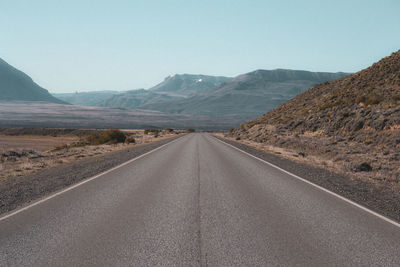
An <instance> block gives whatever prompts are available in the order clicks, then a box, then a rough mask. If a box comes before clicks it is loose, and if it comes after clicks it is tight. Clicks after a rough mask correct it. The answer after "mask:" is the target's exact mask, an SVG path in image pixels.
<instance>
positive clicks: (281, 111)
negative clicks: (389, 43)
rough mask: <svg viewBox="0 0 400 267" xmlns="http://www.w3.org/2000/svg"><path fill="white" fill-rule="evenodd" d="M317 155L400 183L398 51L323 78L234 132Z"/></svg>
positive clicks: (350, 169)
mask: <svg viewBox="0 0 400 267" xmlns="http://www.w3.org/2000/svg"><path fill="white" fill-rule="evenodd" d="M233 135H234V136H236V138H238V139H239V138H240V139H246V140H251V141H255V142H258V143H263V144H267V145H272V146H277V147H281V148H286V149H290V150H294V152H296V153H297V152H298V153H301V154H300V155H302V156H304V155H313V156H316V157H319V158H322V159H325V160H327V161H326V162H330V163H329V164H330V165H331V166H332V168H336V169H337V170H338V169H341V170H343V171H345V172H360V171H367V172H368V173H369V174H368V175H366V174H365V173H363V177H364V178H365V177H369V178H370V179H374V180H376V181H378V180H385V181H388V182H390V183H395V184H399V183H400V168H399V166H400V51H398V52H396V53H393V54H392V55H391V56H388V57H386V58H383V59H382V60H380V61H379V62H377V63H375V64H373V65H372V66H370V67H369V68H367V69H365V70H362V71H360V72H358V73H355V74H352V75H350V76H347V77H344V78H342V79H338V80H335V81H332V82H326V83H323V84H319V85H317V86H315V87H313V88H311V89H309V90H307V91H305V92H303V93H301V94H300V95H298V96H296V97H295V98H293V99H292V100H290V101H288V102H286V103H284V104H282V105H281V106H279V107H278V108H276V109H274V110H272V111H270V112H268V113H266V114H265V115H263V116H262V117H260V118H258V119H256V120H253V121H250V122H248V123H245V124H243V125H241V127H239V128H238V129H237V130H235V131H234V132H233Z"/></svg>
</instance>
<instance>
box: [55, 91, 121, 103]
mask: <svg viewBox="0 0 400 267" xmlns="http://www.w3.org/2000/svg"><path fill="white" fill-rule="evenodd" d="M118 94H121V92H120V91H94V92H76V93H53V94H52V95H53V96H54V97H56V98H58V99H60V100H62V101H64V102H67V103H70V104H73V105H79V106H96V105H97V104H98V103H100V102H102V101H104V100H106V99H107V98H110V97H112V96H114V95H118Z"/></svg>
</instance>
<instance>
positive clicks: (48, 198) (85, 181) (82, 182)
mask: <svg viewBox="0 0 400 267" xmlns="http://www.w3.org/2000/svg"><path fill="white" fill-rule="evenodd" d="M183 136H184V135H183ZM183 136H180V137H178V138H177V139H175V140H172V141H170V142H168V143H166V144H164V145H161V146H159V147H156V148H154V149H152V150H150V151H148V152H146V153H144V154H142V155H139V156H137V157H135V158H133V159H130V160H128V161H125V162H123V163H121V164H120V165H117V166H115V167H113V168H111V169H109V170H106V171H104V172H102V173H99V174H97V175H95V176H92V177H90V178H87V179H85V180H83V181H81V182H79V183H77V184H73V185H71V186H68V187H67V188H64V189H62V190H61V191H58V192H56V193H53V194H51V195H49V196H47V197H45V198H42V199H40V200H38V201H36V202H33V203H32V204H29V205H27V206H25V207H22V208H20V209H17V210H15V211H12V212H11V213H9V214H6V215H4V216H2V217H0V222H1V221H4V220H6V219H8V218H10V217H12V216H14V215H17V214H18V213H20V212H23V211H25V210H27V209H30V208H32V207H34V206H37V205H39V204H41V203H43V202H46V201H47V200H50V199H52V198H54V197H56V196H59V195H61V194H63V193H65V192H68V191H71V190H73V189H74V188H77V187H78V186H81V185H83V184H86V183H88V182H90V181H93V180H94V179H96V178H99V177H100V176H103V175H105V174H107V173H110V172H112V171H114V170H116V169H118V168H121V167H123V166H125V165H127V164H129V163H131V162H133V161H135V160H138V159H140V158H143V157H145V156H147V155H148V154H151V153H153V152H155V151H157V150H159V149H161V148H163V147H165V146H167V145H170V144H172V143H175V142H176V141H178V140H179V139H180V138H181V137H183Z"/></svg>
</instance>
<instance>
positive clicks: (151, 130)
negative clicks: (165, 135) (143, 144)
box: [144, 129, 160, 136]
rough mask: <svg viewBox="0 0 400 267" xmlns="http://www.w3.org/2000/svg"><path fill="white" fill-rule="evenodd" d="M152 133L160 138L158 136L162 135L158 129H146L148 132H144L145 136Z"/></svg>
mask: <svg viewBox="0 0 400 267" xmlns="http://www.w3.org/2000/svg"><path fill="white" fill-rule="evenodd" d="M150 133H151V134H154V135H157V136H158V134H159V133H160V130H158V129H146V130H144V134H150Z"/></svg>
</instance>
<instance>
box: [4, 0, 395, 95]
mask: <svg viewBox="0 0 400 267" xmlns="http://www.w3.org/2000/svg"><path fill="white" fill-rule="evenodd" d="M399 14H400V1H399V0H376V1H372V0H359V1H357V0H346V1H345V0H334V1H333V0H332V1H323V0H315V1H314V0H313V1H305V0H304V1H289V0H286V1H283V0H276V1H267V0H264V1H258V0H242V1H235V0H230V1H226V0H197V1H194V0H173V1H172V0H171V1H169V0H159V1H155V0H154V1H152V0H142V1H134V0H131V1H129V0H113V1H112V0H109V1H104V0H93V1H89V0H86V1H85V0H65V1H57V0H47V1H46V0H25V1H22V0H0V57H1V58H3V59H4V60H6V61H7V62H8V63H10V64H11V65H13V66H15V67H17V68H19V69H21V70H22V71H24V72H26V73H27V74H29V75H30V76H31V77H32V78H33V79H34V80H35V81H36V82H37V83H39V84H40V85H41V86H43V87H44V88H46V89H48V90H49V91H51V92H73V91H92V90H129V89H136V88H148V87H150V86H153V85H155V84H157V83H158V82H160V81H162V79H163V78H164V77H166V76H168V75H170V74H174V73H197V74H200V73H201V74H209V75H225V76H236V75H238V74H241V73H245V72H249V71H252V70H255V69H275V68H290V69H305V70H311V71H333V72H336V71H345V72H356V71H358V70H360V69H362V68H365V67H367V66H369V65H370V64H372V63H373V62H376V61H378V60H379V59H380V58H382V57H384V56H387V55H390V53H391V52H394V51H396V50H399V49H400V15H399Z"/></svg>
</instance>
